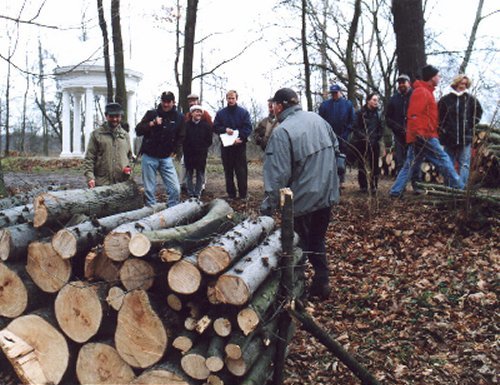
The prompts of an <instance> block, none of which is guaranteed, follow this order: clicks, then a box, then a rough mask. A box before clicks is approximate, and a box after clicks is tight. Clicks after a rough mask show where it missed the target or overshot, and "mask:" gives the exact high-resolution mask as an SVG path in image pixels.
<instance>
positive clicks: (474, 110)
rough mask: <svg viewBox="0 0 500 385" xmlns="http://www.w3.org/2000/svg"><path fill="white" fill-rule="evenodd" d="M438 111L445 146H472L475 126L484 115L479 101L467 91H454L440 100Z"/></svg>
mask: <svg viewBox="0 0 500 385" xmlns="http://www.w3.org/2000/svg"><path fill="white" fill-rule="evenodd" d="M438 110H439V140H440V141H441V143H442V144H444V145H445V146H454V145H467V144H471V143H472V135H473V130H474V126H475V125H476V124H478V123H479V122H480V120H481V116H482V115H483V109H482V108H481V104H479V102H478V101H477V99H476V98H475V97H474V96H472V95H470V94H469V93H468V92H467V91H464V92H457V91H455V90H452V91H451V92H450V93H449V94H447V95H445V96H443V97H442V98H441V99H440V100H439V103H438Z"/></svg>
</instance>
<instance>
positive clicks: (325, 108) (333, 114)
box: [318, 84, 354, 183]
mask: <svg viewBox="0 0 500 385" xmlns="http://www.w3.org/2000/svg"><path fill="white" fill-rule="evenodd" d="M330 94H331V95H332V97H331V98H330V99H327V100H325V101H324V102H323V103H321V105H320V106H319V111H318V113H319V115H320V116H321V117H322V118H323V119H325V120H326V121H327V122H328V123H330V126H332V128H333V131H334V132H335V135H337V138H338V140H339V145H340V152H341V153H343V154H347V153H348V151H349V142H348V141H349V134H350V133H351V130H352V124H353V122H354V107H353V105H352V102H351V101H350V100H348V99H346V98H345V97H344V96H343V95H342V91H341V89H340V86H339V85H338V84H332V85H331V86H330ZM339 176H340V183H343V182H344V173H341V174H340V175H339Z"/></svg>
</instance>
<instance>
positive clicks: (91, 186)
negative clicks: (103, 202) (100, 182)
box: [87, 179, 95, 188]
mask: <svg viewBox="0 0 500 385" xmlns="http://www.w3.org/2000/svg"><path fill="white" fill-rule="evenodd" d="M87 184H88V185H89V188H94V187H95V180H94V179H91V180H89V181H88V182H87Z"/></svg>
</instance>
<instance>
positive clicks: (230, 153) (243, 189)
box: [214, 90, 252, 199]
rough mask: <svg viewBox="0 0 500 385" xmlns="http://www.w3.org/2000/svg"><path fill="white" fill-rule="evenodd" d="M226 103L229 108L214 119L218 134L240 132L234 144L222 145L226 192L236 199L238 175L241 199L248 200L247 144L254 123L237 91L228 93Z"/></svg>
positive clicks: (215, 129) (229, 196)
mask: <svg viewBox="0 0 500 385" xmlns="http://www.w3.org/2000/svg"><path fill="white" fill-rule="evenodd" d="M226 102H227V106H226V107H224V108H222V109H220V110H219V111H218V112H217V114H216V115H215V119H214V131H215V133H216V134H219V135H220V134H228V135H233V133H234V131H236V130H237V131H238V138H237V139H236V140H235V141H234V144H232V145H230V146H227V147H225V146H224V145H222V144H221V158H222V166H223V167H224V177H225V179H226V192H227V195H228V198H229V199H235V198H236V186H235V184H234V176H235V175H236V182H237V184H238V193H239V198H240V199H246V198H247V193H248V165H247V154H246V143H247V141H248V137H249V136H250V134H251V133H252V123H251V121H250V114H249V113H248V111H247V110H246V109H244V108H243V107H240V106H238V93H237V92H236V91H235V90H230V91H228V92H227V93H226Z"/></svg>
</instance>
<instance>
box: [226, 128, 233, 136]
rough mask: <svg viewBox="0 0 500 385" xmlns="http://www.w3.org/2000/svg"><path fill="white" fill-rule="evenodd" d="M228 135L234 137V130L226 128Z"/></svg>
mask: <svg viewBox="0 0 500 385" xmlns="http://www.w3.org/2000/svg"><path fill="white" fill-rule="evenodd" d="M226 134H228V135H233V129H232V128H229V127H227V128H226Z"/></svg>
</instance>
